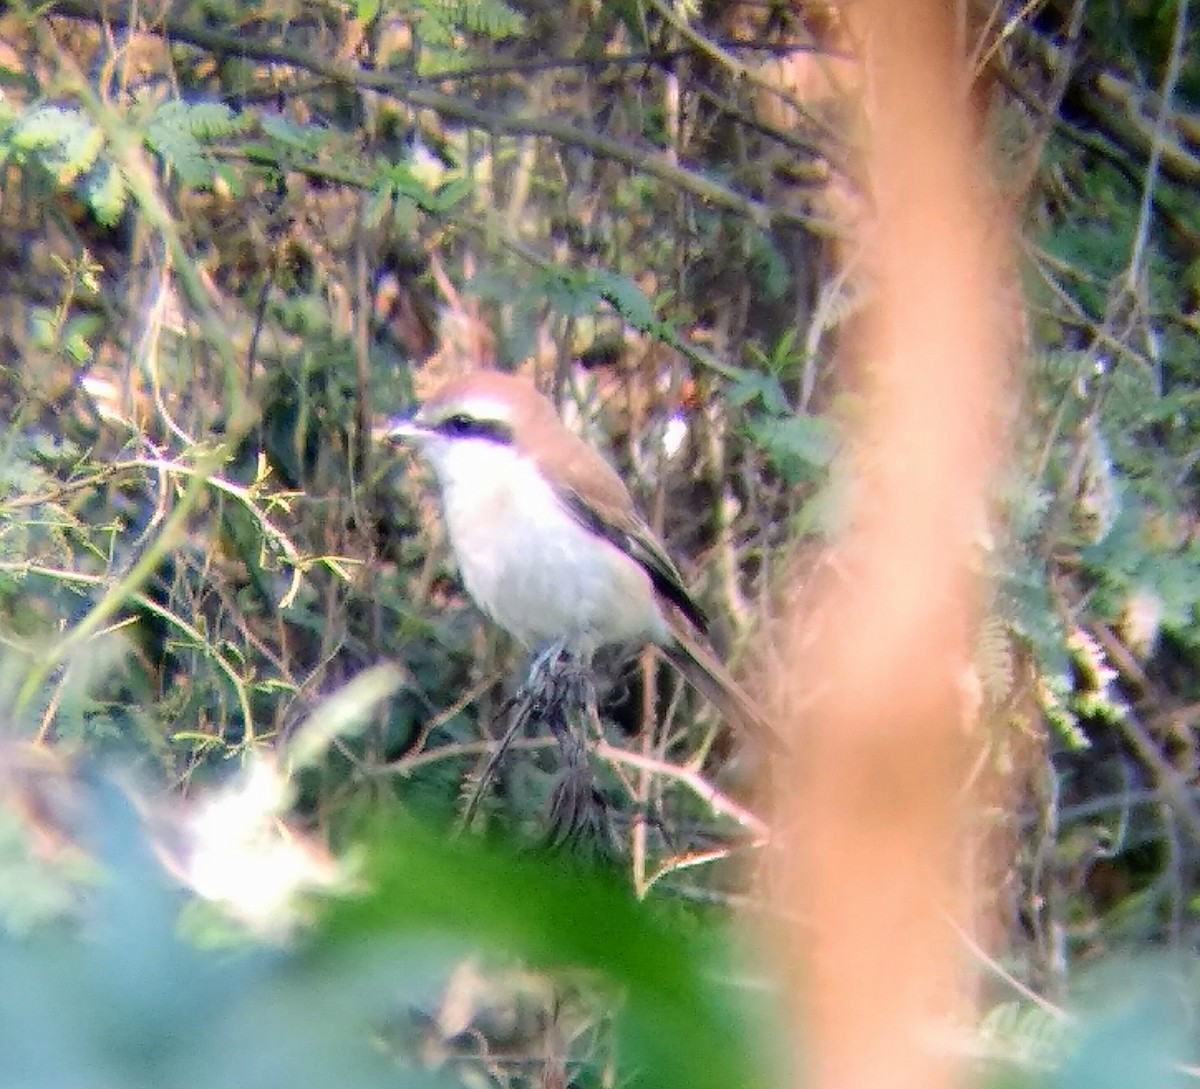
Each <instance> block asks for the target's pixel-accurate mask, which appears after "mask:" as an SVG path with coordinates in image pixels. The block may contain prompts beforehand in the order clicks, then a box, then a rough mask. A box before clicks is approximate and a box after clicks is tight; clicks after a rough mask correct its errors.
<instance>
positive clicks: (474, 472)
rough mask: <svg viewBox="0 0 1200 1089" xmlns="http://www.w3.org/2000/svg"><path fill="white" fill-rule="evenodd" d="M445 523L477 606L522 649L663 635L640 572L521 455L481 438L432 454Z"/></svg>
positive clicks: (635, 641) (663, 627) (662, 624)
mask: <svg viewBox="0 0 1200 1089" xmlns="http://www.w3.org/2000/svg"><path fill="white" fill-rule="evenodd" d="M440 453H441V459H442V464H441V465H439V466H438V470H439V471H438V476H439V478H440V480H441V482H442V497H443V504H444V508H445V517H446V525H447V528H448V530H449V533H450V537H451V543H452V544H453V546H454V551H455V554H456V557H457V560H458V564H459V568H460V570H461V572H462V576H463V582H464V584H465V585H466V588H467V590H468V592H469V593H470V594H471V596H472V597H473V598H474V599H475V602H476V603H477V604H478V605H479V606H480V608H482V609H483V610H484V611H485V612H487V613H489V614H490V615H491V616H492V618H493V619H494V620H495V621H496V622H497V623H498V624H500V625H501V627H503V628H505V629H506V630H507V631H508V632H510V633H511V634H512V635H513V636H515V637H516V638H517V639H519V640H520V641H521V642H523V643H525V644H526V645H527V646H530V647H538V646H541V645H544V644H546V643H549V642H552V641H554V640H557V639H561V638H564V637H565V638H569V639H573V640H577V641H578V642H579V643H580V644H582V645H583V646H585V647H586V648H588V649H593V648H594V647H596V646H601V645H604V644H608V643H628V644H634V645H636V644H642V643H646V642H662V641H663V640H665V639H668V638H669V634H668V629H667V626H666V623H665V621H664V619H663V616H662V613H661V611H660V610H659V607H658V604H657V602H656V600H655V596H654V593H653V588H652V586H651V584H650V579H649V577H648V576H647V575H646V572H645V571H644V570H643V569H642V568H641V567H640V566H639V565H638V564H637V563H635V562H634V561H633V560H631V559H630V558H629V557H628V556H626V555H625V554H624V553H623V552H621V551H620V550H619V549H617V548H616V547H615V546H614V545H612V544H610V543H609V542H608V541H605V540H602V539H601V538H599V537H597V536H596V535H595V534H593V533H592V532H591V531H589V530H587V529H585V528H584V527H583V526H582V525H580V523H579V522H578V521H577V520H576V519H575V518H574V517H573V516H572V515H571V514H570V513H569V512H568V511H567V510H566V509H564V507H563V505H562V503H561V502H560V500H559V498H558V496H557V494H556V493H555V491H554V489H553V488H552V487H551V485H550V484H549V483H548V482H547V481H546V479H545V478H544V477H543V476H542V474H541V473H540V472H539V470H538V469H537V467H536V465H535V464H534V463H533V462H532V461H530V460H529V459H528V458H526V457H523V456H521V455H520V454H519V453H518V452H517V451H515V450H512V449H509V448H498V447H497V446H496V445H495V444H492V443H486V442H461V441H460V442H457V443H455V444H453V448H449V449H445V450H443V451H441V452H440Z"/></svg>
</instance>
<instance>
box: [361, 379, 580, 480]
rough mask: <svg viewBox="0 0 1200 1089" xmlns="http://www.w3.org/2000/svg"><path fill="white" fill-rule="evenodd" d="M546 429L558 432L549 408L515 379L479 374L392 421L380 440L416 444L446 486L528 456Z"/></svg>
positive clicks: (447, 387) (444, 389)
mask: <svg viewBox="0 0 1200 1089" xmlns="http://www.w3.org/2000/svg"><path fill="white" fill-rule="evenodd" d="M547 425H549V426H551V427H557V426H559V424H558V419H557V416H556V415H555V412H554V409H553V407H552V406H551V404H550V402H549V401H548V400H546V398H544V397H543V396H542V395H541V394H540V393H538V392H537V390H536V389H535V388H534V386H533V385H532V384H531V383H530V382H528V381H526V380H525V379H523V378H519V377H517V376H516V375H511V374H503V373H501V372H499V371H478V372H476V373H474V374H470V375H466V376H465V377H462V378H456V379H453V380H452V381H450V382H448V383H447V384H446V385H444V386H443V387H442V388H441V389H439V390H438V391H437V392H436V393H434V394H433V395H432V396H431V397H429V398H428V399H427V400H426V401H425V402H424V404H422V405H421V406H420V407H419V408H417V409H416V410H415V411H413V412H409V413H406V414H404V415H402V416H397V417H394V418H393V419H390V420H388V421H387V422H386V423H385V424H384V425H383V426H382V427H379V428H377V429H376V431H375V434H376V437H378V438H380V439H382V440H384V441H385V442H389V443H392V444H394V445H398V444H401V443H406V442H412V443H415V444H416V445H417V447H418V448H419V449H420V450H421V452H422V453H423V454H424V455H425V456H426V457H427V458H428V459H429V462H430V464H431V465H432V466H433V468H434V470H435V471H436V472H437V474H438V476H439V477H441V478H442V480H443V482H444V483H445V482H446V481H447V479H448V478H450V477H452V476H454V475H455V474H456V473H458V472H460V471H473V467H474V466H478V465H480V464H486V463H487V461H488V459H491V460H492V462H493V463H494V462H495V461H497V460H501V461H504V460H507V459H509V458H511V457H512V456H513V455H514V454H515V453H522V452H525V453H528V450H527V446H528V443H529V440H530V439H531V438H533V437H535V436H536V435H537V433H538V431H539V430H540V429H542V428H545V427H546V426H547Z"/></svg>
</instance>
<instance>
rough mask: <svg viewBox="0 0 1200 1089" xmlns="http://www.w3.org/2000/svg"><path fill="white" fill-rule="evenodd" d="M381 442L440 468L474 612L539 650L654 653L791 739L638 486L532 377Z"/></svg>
mask: <svg viewBox="0 0 1200 1089" xmlns="http://www.w3.org/2000/svg"><path fill="white" fill-rule="evenodd" d="M376 432H377V435H378V436H379V437H380V438H382V439H383V440H385V441H386V442H388V443H389V444H391V445H393V446H397V445H401V444H408V443H411V444H413V445H415V446H416V448H417V449H418V451H419V453H420V454H421V455H422V456H423V458H424V460H425V461H426V462H427V463H428V464H429V465H430V467H431V468H432V469H433V473H434V477H435V479H436V481H437V484H438V485H439V488H440V492H441V501H442V503H441V505H442V513H443V518H444V521H445V525H446V528H447V531H448V536H449V540H450V546H451V549H452V551H453V553H454V557H455V560H456V562H457V565H458V568H459V571H460V574H461V576H462V580H463V584H464V586H465V588H466V590H467V592H468V594H469V595H470V596H471V598H472V599H473V600H474V602H475V603H476V605H478V606H479V608H480V609H481V610H482V611H483V612H484V613H485V614H487V615H488V616H489V617H490V618H491V619H492V620H493V621H494V622H495V623H496V624H498V625H499V626H500V627H501V628H503V629H504V630H505V631H507V632H508V633H509V634H510V635H511V636H512V637H513V638H515V639H516V640H517V641H518V642H520V643H522V644H524V645H525V646H526V647H528V648H530V649H531V650H533V651H539V650H545V649H546V648H548V647H552V646H556V645H557V646H562V647H566V648H569V649H570V650H571V652H572V653H574V654H577V655H578V656H579V657H580V658H581V659H583V660H586V661H590V659H591V656H592V655H593V654H594V653H595V651H597V650H598V649H600V648H601V647H607V646H610V645H615V646H622V647H628V648H631V649H632V648H639V647H643V646H645V645H647V644H653V645H654V646H656V647H657V648H659V649H660V650H661V652H662V653H663V654H664V655H665V656H666V658H667V659H668V660H669V661H670V662H671V663H672V664H673V665H674V666H675V667H676V668H677V669H678V670H679V671H680V672H681V673H682V674H683V675H684V676H685V677H686V678H687V679H688V680H689V681H690V682H691V684H692V685H693V686H694V687H695V688H697V689H698V690H699V691H700V693H701V694H702V695H703V696H705V698H707V699H709V700H711V701H712V702H713V703H714V704H715V705H716V706H717V708H718V709H719V710H720V711H721V712H722V713H723V714H724V715H725V716H726V717H727V718H728V719H730V720H732V721H733V722H734V723H736V724H737V725H739V726H741V727H743V728H744V729H745V730H746V731H747V732H749V733H751V734H753V735H755V736H756V737H757V738H758V739H760V740H761V741H763V742H765V743H767V744H768V745H770V746H771V747H772V748H776V749H778V748H782V747H783V744H782V740H781V739H780V737H779V735H778V733H776V731H775V730H774V728H773V727H772V726H771V725H770V724H769V723H768V721H767V719H766V717H765V716H764V714H763V712H762V711H761V710H760V709H759V708H758V707H757V705H756V704H755V702H754V700H753V699H751V697H750V696H749V695H748V694H747V693H746V692H745V691H744V690H743V689H742V688H741V687H740V686H739V685H738V684H737V682H736V681H735V680H734V679H733V678H732V676H730V674H729V672H728V671H727V670H726V669H725V667H724V666H723V665H722V664H721V662H720V660H719V658H718V657H717V655H716V653H715V651H714V650H713V647H712V644H711V642H710V641H709V638H708V624H707V620H706V618H705V615H704V613H703V611H702V610H701V609H700V606H699V605H697V603H696V601H695V599H694V598H693V597H692V595H691V593H690V592H689V591H688V589H687V587H686V586H685V584H684V580H683V576H682V575H681V574H680V572H679V568H678V567H676V565H675V564H674V562H672V560H671V558H670V556H669V555H668V554H667V551H666V549H665V548H664V547H663V544H662V542H660V541H659V540H658V538H657V537H656V536H655V534H654V532H653V531H652V530H651V529H650V527H649V526H648V525H647V524H646V522H645V520H644V519H643V518H642V517H641V516H640V515H639V514H638V511H637V507H636V505H635V503H634V500H633V497H632V495H631V494H630V492H629V489H628V488H627V487H626V486H625V482H624V481H623V480H622V479H621V476H620V475H619V474H618V473H617V471H616V470H615V469H614V468H613V467H612V465H610V464H609V462H608V461H606V460H605V458H604V456H603V455H602V454H600V452H599V451H598V450H596V449H595V448H594V447H593V446H591V445H590V444H589V443H588V442H587V441H585V440H584V439H583V438H581V437H580V436H579V435H577V434H575V433H574V432H573V431H571V430H570V429H569V428H568V427H567V426H566V425H565V424H564V423H563V422H562V420H561V419H560V418H559V416H558V413H557V412H556V411H555V408H554V405H553V403H552V402H551V401H550V400H549V399H548V398H547V397H545V396H544V395H543V394H542V393H540V392H539V391H538V390H537V388H536V387H535V386H534V384H533V383H532V382H531V381H529V380H528V379H526V378H524V377H521V376H519V375H516V374H511V373H507V372H503V371H496V370H478V371H474V372H471V373H468V374H466V375H464V376H461V377H458V378H454V379H451V380H449V381H448V382H447V383H445V384H444V385H443V386H441V388H439V389H438V390H437V391H436V392H434V393H433V394H432V395H431V396H430V397H428V398H427V399H426V400H425V401H424V402H423V403H422V404H421V405H420V406H418V407H417V408H416V409H415V410H412V411H410V412H408V413H406V414H403V415H401V416H397V417H394V418H392V419H389V420H387V421H386V422H385V423H384V424H382V425H381V426H380V427H379V428H377V429H376Z"/></svg>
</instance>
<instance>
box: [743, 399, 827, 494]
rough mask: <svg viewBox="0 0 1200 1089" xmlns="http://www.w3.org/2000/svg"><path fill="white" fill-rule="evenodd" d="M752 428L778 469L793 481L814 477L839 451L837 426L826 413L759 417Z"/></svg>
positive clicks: (751, 432)
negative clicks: (825, 416)
mask: <svg viewBox="0 0 1200 1089" xmlns="http://www.w3.org/2000/svg"><path fill="white" fill-rule="evenodd" d="M749 431H750V434H751V436H752V437H753V438H754V439H755V441H756V442H757V443H758V444H759V445H760V446H761V447H762V448H763V451H764V452H765V453H766V455H767V458H768V459H769V460H770V461H771V463H772V465H773V466H774V467H775V469H776V470H777V471H778V472H779V473H780V474H781V475H782V476H783V477H784V478H785V479H786V480H789V481H792V482H799V481H801V480H807V479H810V478H811V477H812V476H813V474H814V470H819V469H824V468H826V467H827V466H828V465H829V463H830V462H831V461H832V460H833V455H834V454H835V453H836V452H837V429H836V428H835V427H834V425H833V424H832V422H831V421H829V420H827V419H825V418H824V417H823V416H807V415H802V414H800V413H797V414H795V415H792V416H784V417H778V418H775V419H766V420H755V421H752V422H751V423H750V424H749Z"/></svg>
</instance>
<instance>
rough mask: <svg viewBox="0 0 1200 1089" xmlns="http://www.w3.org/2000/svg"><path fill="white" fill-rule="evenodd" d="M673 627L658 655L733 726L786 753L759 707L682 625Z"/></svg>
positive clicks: (776, 732) (783, 745) (778, 734)
mask: <svg viewBox="0 0 1200 1089" xmlns="http://www.w3.org/2000/svg"><path fill="white" fill-rule="evenodd" d="M673 626H674V627H675V632H674V634H675V639H674V640H673V641H672V642H671V643H670V644H668V645H665V646H663V647H662V648H661V649H662V652H663V654H665V655H666V657H667V659H668V660H669V661H670V662H671V664H672V665H674V666H675V668H676V669H678V670H679V672H680V673H682V674H683V675H684V676H685V677H686V678H687V679H688V681H689V682H690V683H691V684H692V686H693V687H694V688H695V689H696V690H697V691H698V692H699V693H700V694H701V695H702V696H703V697H704V698H705V699H707V700H710V701H711V702H712V703H713V704H715V705H716V707H717V708H718V710H720V712H721V713H722V714H723V715H724V716H725V717H726V718H727V719H729V720H730V721H731V722H733V723H734V724H735V725H736V726H739V727H741V728H742V729H744V730H745V731H746V732H747V733H749V734H751V735H752V736H753V737H755V738H756V739H757V740H759V741H761V742H763V743H764V744H766V745H769V746H770V747H771V748H772V749H774V750H775V751H776V752H786V751H787V749H788V745H787V742H785V741H784V739H783V737H782V736H781V735H780V733H779V731H778V730H776V728H775V727H774V726H772V725H771V723H770V722H769V721H768V719H767V717H766V715H765V714H764V713H763V711H762V708H760V707H759V706H758V704H757V703H756V702H755V701H754V699H753V698H752V697H751V696H749V695H748V694H747V693H746V691H745V690H744V689H743V688H742V687H741V685H739V684H738V683H737V681H735V680H734V679H733V677H732V676H730V674H729V670H727V669H726V668H725V667H724V666H723V665H722V664H721V663H720V661H718V660H717V657H716V655H715V654H713V652H712V651H711V650H710V649H709V648H708V647H707V646H705V645H704V644H703V643H701V642H700V641H699V640H697V639H696V637H695V636H694V635H693V634H692V633H691V632H690V631H687V630H685V629H684V628H683V625H682V624H679V625H673Z"/></svg>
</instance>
